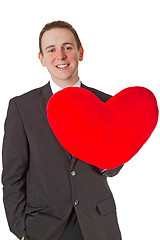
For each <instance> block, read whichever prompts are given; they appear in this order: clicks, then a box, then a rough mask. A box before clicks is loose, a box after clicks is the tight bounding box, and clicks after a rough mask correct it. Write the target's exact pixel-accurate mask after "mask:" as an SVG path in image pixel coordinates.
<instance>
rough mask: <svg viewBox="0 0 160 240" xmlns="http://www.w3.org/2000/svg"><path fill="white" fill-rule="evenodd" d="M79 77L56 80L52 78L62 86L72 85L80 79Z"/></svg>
mask: <svg viewBox="0 0 160 240" xmlns="http://www.w3.org/2000/svg"><path fill="white" fill-rule="evenodd" d="M78 79H79V77H77V78H76V79H69V80H56V79H53V78H52V81H53V82H54V83H55V84H57V85H58V86H59V87H61V88H65V87H72V86H73V85H74V84H76V82H77V81H78Z"/></svg>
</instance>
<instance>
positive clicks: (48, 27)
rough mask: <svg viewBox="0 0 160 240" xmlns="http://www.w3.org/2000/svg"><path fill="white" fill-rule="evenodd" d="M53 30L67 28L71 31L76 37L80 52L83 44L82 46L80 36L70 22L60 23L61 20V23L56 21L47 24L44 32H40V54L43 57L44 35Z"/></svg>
mask: <svg viewBox="0 0 160 240" xmlns="http://www.w3.org/2000/svg"><path fill="white" fill-rule="evenodd" d="M52 28H67V29H69V30H70V31H71V32H72V33H73V35H74V37H75V40H76V43H77V48H78V50H79V49H80V47H81V46H82V44H81V41H80V39H79V37H78V34H77V32H76V30H75V29H74V28H73V27H72V25H71V24H69V23H68V22H64V21H60V20H59V21H54V22H51V23H47V24H46V25H45V26H44V28H43V29H42V31H41V32H40V34H39V52H40V53H41V54H42V55H43V51H42V36H43V34H44V33H45V32H46V31H48V30H51V29H52Z"/></svg>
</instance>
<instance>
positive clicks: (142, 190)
mask: <svg viewBox="0 0 160 240" xmlns="http://www.w3.org/2000/svg"><path fill="white" fill-rule="evenodd" d="M54 20H65V21H68V22H69V23H71V24H72V25H73V27H75V29H76V30H77V32H78V34H79V36H80V39H81V41H82V44H83V47H84V50H85V55H84V61H83V62H81V63H80V67H79V75H80V78H81V80H82V81H83V83H84V84H86V85H88V86H92V87H95V88H97V89H99V90H102V91H104V92H106V93H109V94H112V95H114V94H115V93H117V92H119V91H120V90H122V89H123V88H125V87H129V86H135V85H139V86H144V87H147V88H149V89H150V90H151V91H153V93H154V94H155V96H156V98H157V100H158V103H159V106H160V84H159V81H160V6H159V1H158V0H157V1H156V0H150V1H149V0H134V1H129V0H128V1H127V0H121V1H119V0H112V1H111V0H110V1H108V0H104V1H102V0H99V1H95V2H94V1H89V0H88V1H87V0H85V1H84V0H81V1H75V0H67V1H64V0H61V1H54V0H52V1H49V0H45V1H40V0H39V1H36V0H35V1H34V0H31V1H29V0H28V1H20V0H14V1H12V0H10V1H7V0H6V1H3V3H1V6H0V67H1V70H0V75H1V76H0V98H1V99H0V104H1V105H0V111H1V112H0V144H2V139H3V134H4V130H3V126H4V120H5V117H6V112H7V107H8V101H9V99H10V98H12V97H14V96H16V95H20V94H22V93H24V92H27V91H29V90H31V89H33V88H36V87H39V86H42V85H44V84H46V83H47V82H48V80H49V78H50V76H49V74H48V72H47V70H46V69H45V68H42V67H41V65H40V63H39V60H38V57H37V55H38V37H39V32H40V31H41V29H42V27H43V26H44V25H45V24H46V23H48V22H51V21H54ZM159 130H160V124H158V125H157V127H156V130H155V131H154V132H153V134H152V136H151V138H150V139H149V140H148V142H147V143H146V144H145V145H144V147H143V148H142V149H141V150H140V151H139V153H138V154H136V156H135V157H134V158H133V159H132V160H131V161H130V162H128V163H126V164H125V167H124V168H123V169H122V171H121V172H120V173H119V175H117V176H116V177H114V178H111V179H109V180H108V181H109V184H110V187H111V189H112V192H113V195H114V197H115V200H116V204H117V213H118V221H119V225H120V228H121V232H122V237H123V240H143V239H145V240H151V239H160V231H159V228H160V226H159V225H160V220H159V219H160V187H159V185H160V171H159V170H160V163H159V162H160V146H159V145H160V132H159ZM1 167H2V166H1V165H0V168H1ZM0 234H1V235H2V234H3V240H14V239H17V238H16V237H15V236H14V235H13V234H12V233H10V232H9V229H8V225H7V221H6V218H5V213H4V208H3V203H2V185H1V189H0ZM87 240H90V239H87ZM97 240H98V239H97Z"/></svg>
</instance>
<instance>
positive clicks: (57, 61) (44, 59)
mask: <svg viewBox="0 0 160 240" xmlns="http://www.w3.org/2000/svg"><path fill="white" fill-rule="evenodd" d="M41 44H42V51H43V55H42V54H40V53H39V59H40V61H41V63H42V66H44V67H47V69H48V71H49V73H50V74H51V77H52V80H53V81H54V82H55V83H57V84H58V83H59V85H63V84H66V83H64V81H67V83H69V84H70V83H75V82H76V81H77V80H78V62H79V61H82V60H83V48H82V47H81V48H80V49H79V50H78V48H77V43H76V40H75V38H74V35H73V33H72V32H71V31H70V30H69V29H66V28H53V29H51V30H48V31H46V32H45V33H44V34H43V36H42V42H41Z"/></svg>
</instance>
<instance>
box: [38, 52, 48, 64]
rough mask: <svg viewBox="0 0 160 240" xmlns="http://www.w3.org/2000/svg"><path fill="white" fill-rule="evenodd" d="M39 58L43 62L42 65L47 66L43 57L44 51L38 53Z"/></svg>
mask: <svg viewBox="0 0 160 240" xmlns="http://www.w3.org/2000/svg"><path fill="white" fill-rule="evenodd" d="M38 58H39V60H40V62H41V64H42V66H43V67H45V66H46V64H45V61H44V57H43V55H42V53H38Z"/></svg>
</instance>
